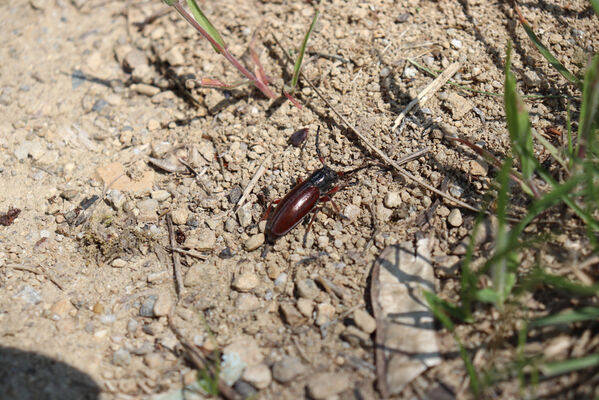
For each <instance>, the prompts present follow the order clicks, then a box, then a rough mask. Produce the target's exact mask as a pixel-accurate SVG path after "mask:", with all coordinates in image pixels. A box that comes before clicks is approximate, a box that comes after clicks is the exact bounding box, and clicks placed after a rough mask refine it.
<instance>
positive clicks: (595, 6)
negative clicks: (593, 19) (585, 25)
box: [590, 0, 599, 17]
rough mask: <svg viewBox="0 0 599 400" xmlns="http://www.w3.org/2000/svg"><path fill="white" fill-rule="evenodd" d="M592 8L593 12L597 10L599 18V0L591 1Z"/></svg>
mask: <svg viewBox="0 0 599 400" xmlns="http://www.w3.org/2000/svg"><path fill="white" fill-rule="evenodd" d="M590 1H591V6H593V10H595V14H597V17H599V0H590Z"/></svg>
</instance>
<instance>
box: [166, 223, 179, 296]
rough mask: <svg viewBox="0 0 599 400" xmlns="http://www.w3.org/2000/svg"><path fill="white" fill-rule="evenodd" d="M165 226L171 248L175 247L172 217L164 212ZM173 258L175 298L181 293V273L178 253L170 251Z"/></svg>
mask: <svg viewBox="0 0 599 400" xmlns="http://www.w3.org/2000/svg"><path fill="white" fill-rule="evenodd" d="M166 226H167V228H168V238H169V242H170V245H171V248H175V247H176V246H175V234H174V232H173V218H172V217H171V215H170V214H166ZM171 256H172V258H173V271H174V276H175V289H176V290H177V298H178V299H180V298H181V293H183V275H181V263H180V262H179V253H177V252H176V251H171Z"/></svg>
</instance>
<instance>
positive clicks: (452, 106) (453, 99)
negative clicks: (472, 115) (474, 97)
mask: <svg viewBox="0 0 599 400" xmlns="http://www.w3.org/2000/svg"><path fill="white" fill-rule="evenodd" d="M445 107H447V108H448V109H449V110H450V111H451V115H452V117H453V119H454V120H460V119H462V117H464V115H466V113H468V112H469V111H470V110H472V107H474V104H473V103H472V102H471V101H470V100H468V99H466V98H465V97H462V96H460V95H459V94H457V93H454V92H451V93H450V94H449V96H447V100H446V101H445Z"/></svg>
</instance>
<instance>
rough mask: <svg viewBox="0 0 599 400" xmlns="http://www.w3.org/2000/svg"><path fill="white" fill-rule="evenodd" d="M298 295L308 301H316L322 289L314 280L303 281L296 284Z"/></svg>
mask: <svg viewBox="0 0 599 400" xmlns="http://www.w3.org/2000/svg"><path fill="white" fill-rule="evenodd" d="M296 290H297V294H298V295H299V296H300V297H303V298H305V299H308V300H314V299H315V298H316V297H317V296H318V295H319V294H320V289H319V288H318V286H316V282H314V281H313V280H312V279H302V280H300V281H299V282H296Z"/></svg>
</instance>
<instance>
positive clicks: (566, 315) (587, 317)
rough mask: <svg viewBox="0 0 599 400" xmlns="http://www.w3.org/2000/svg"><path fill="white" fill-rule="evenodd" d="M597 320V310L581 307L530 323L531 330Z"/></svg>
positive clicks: (598, 311)
mask: <svg viewBox="0 0 599 400" xmlns="http://www.w3.org/2000/svg"><path fill="white" fill-rule="evenodd" d="M597 319H599V308H597V307H583V308H580V309H578V310H572V311H566V312H563V313H559V314H555V315H549V316H547V317H543V318H538V319H535V320H533V321H532V322H531V323H530V326H531V327H533V328H539V327H543V326H551V325H564V324H569V323H572V322H579V321H592V320H597Z"/></svg>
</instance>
